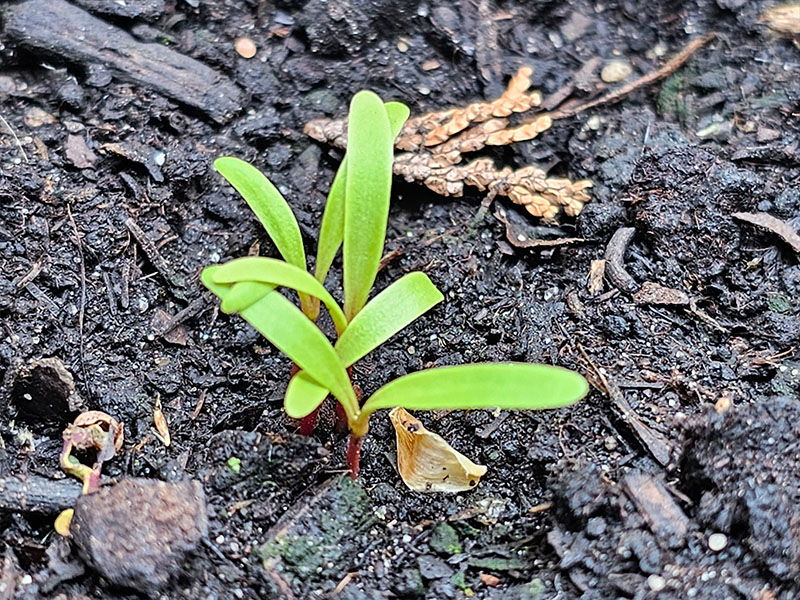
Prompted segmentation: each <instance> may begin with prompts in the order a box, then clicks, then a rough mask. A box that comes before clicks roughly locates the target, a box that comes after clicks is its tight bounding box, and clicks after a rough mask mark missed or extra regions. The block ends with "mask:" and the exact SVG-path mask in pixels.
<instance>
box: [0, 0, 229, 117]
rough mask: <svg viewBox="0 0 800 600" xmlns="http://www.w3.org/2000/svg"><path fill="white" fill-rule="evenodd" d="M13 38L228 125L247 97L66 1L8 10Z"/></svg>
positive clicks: (43, 0)
mask: <svg viewBox="0 0 800 600" xmlns="http://www.w3.org/2000/svg"><path fill="white" fill-rule="evenodd" d="M4 16H5V19H4V20H5V33H6V35H7V36H8V38H9V39H11V40H15V41H17V42H18V43H19V44H20V45H22V46H24V47H26V48H28V49H30V50H31V51H33V52H35V53H36V54H37V55H41V54H45V55H55V56H57V57H59V58H61V59H62V60H64V61H66V62H68V63H72V64H79V65H82V66H84V67H86V68H89V67H90V66H92V65H94V66H101V67H103V68H106V69H107V70H108V71H109V72H110V73H111V74H112V75H113V76H115V77H116V78H118V79H119V80H121V81H126V82H131V83H135V84H138V85H141V86H143V87H147V88H150V89H152V90H154V91H156V92H158V93H160V94H163V95H164V96H167V97H168V98H171V99H172V100H175V101H177V102H180V103H181V104H185V105H187V106H190V107H192V108H194V109H197V110H199V111H201V112H202V113H204V114H205V115H207V116H208V117H210V118H211V119H212V120H214V121H216V122H217V123H226V122H227V121H229V120H230V119H231V118H232V117H233V116H234V115H235V114H236V113H237V112H238V111H239V110H241V108H242V103H243V94H242V91H241V90H240V89H239V88H238V87H236V85H234V84H233V82H231V81H230V80H229V79H228V78H227V77H225V76H224V75H221V74H220V73H218V72H216V71H215V70H214V69H212V68H211V67H208V66H206V65H204V64H203V63H201V62H199V61H197V60H195V59H193V58H189V57H188V56H184V55H183V54H180V53H179V52H176V51H175V50H172V49H170V48H167V47H165V46H162V45H161V44H145V43H142V42H137V41H136V40H135V39H134V38H133V37H131V36H130V35H129V34H128V33H127V32H125V31H123V30H122V29H120V28H118V27H116V26H114V25H111V24H109V23H106V22H105V21H102V20H100V19H98V18H96V17H93V16H92V15H90V14H89V13H87V12H86V11H84V10H82V9H80V8H78V7H77V6H73V5H72V4H69V3H68V2H66V1H65V0H27V1H26V2H21V3H19V4H15V5H13V6H11V7H9V8H8V9H7V10H6V11H5V14H4Z"/></svg>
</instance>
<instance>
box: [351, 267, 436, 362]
mask: <svg viewBox="0 0 800 600" xmlns="http://www.w3.org/2000/svg"><path fill="white" fill-rule="evenodd" d="M443 299H444V296H442V293H441V292H440V291H439V290H438V289H436V286H435V285H433V283H432V282H431V280H430V279H429V278H428V276H427V275H425V273H422V272H421V271H416V272H414V273H409V274H407V275H404V276H403V277H401V278H400V279H398V280H397V281H395V282H394V283H392V284H391V285H390V286H389V287H387V288H386V289H385V290H383V291H382V292H381V293H380V294H378V295H377V296H375V297H374V298H373V299H372V300H370V301H369V302H368V303H367V305H366V306H364V308H362V309H361V311H360V312H359V313H358V314H357V315H356V316H355V317H353V320H352V321H350V324H349V325H348V326H347V328H346V329H345V330H344V333H342V334H341V336H340V337H339V339H338V340H337V341H336V346H335V348H336V353H337V354H338V355H339V358H340V359H341V361H342V363H343V364H344V365H345V366H347V367H349V366H350V365H352V364H353V363H354V362H356V361H357V360H359V359H361V358H363V357H364V356H366V355H367V354H369V353H370V352H372V351H373V350H374V349H375V348H377V347H378V346H380V345H381V344H382V343H383V342H385V341H386V340H388V339H389V338H390V337H392V336H393V335H394V334H395V333H397V332H398V331H400V330H401V329H403V328H404V327H406V326H407V325H409V324H410V323H412V322H413V321H415V320H416V319H417V318H419V317H420V316H421V315H423V314H425V313H426V312H428V311H429V310H430V309H431V308H433V307H434V306H435V305H436V304H438V303H439V302H441V301H442V300H443Z"/></svg>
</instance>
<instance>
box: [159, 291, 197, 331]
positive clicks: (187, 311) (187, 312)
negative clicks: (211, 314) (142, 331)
mask: <svg viewBox="0 0 800 600" xmlns="http://www.w3.org/2000/svg"><path fill="white" fill-rule="evenodd" d="M207 305H208V302H207V297H206V296H205V295H203V296H200V297H199V298H195V299H194V300H192V301H191V302H190V303H189V305H188V306H187V307H186V308H184V309H183V310H181V311H179V312H178V313H176V314H175V316H173V317H171V318H170V319H169V321H167V322H166V323H164V325H163V326H161V327H159V328H158V330H156V332H155V334H156V335H157V336H162V335H165V334H167V333H169V332H170V331H172V330H173V329H175V327H177V326H178V325H180V324H181V323H183V322H184V321H185V320H186V319H189V318H191V317H194V316H195V315H197V314H200V312H201V311H202V310H203V308H205V307H206V306H207Z"/></svg>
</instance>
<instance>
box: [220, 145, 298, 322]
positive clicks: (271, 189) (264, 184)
mask: <svg viewBox="0 0 800 600" xmlns="http://www.w3.org/2000/svg"><path fill="white" fill-rule="evenodd" d="M214 168H216V169H217V171H219V173H220V175H222V176H223V177H224V178H225V179H227V180H228V182H229V183H230V184H231V185H232V186H233V187H234V188H236V191H237V192H239V194H241V196H242V198H244V199H245V202H247V204H248V206H250V209H251V210H252V211H253V212H254V213H255V215H256V217H258V220H259V221H261V224H262V225H263V226H264V229H266V231H267V234H268V235H269V237H270V239H272V242H273V243H274V244H275V247H276V248H277V249H278V252H280V255H281V256H282V257H283V259H284V260H285V261H286V262H288V263H289V264H292V265H294V266H296V267H298V268H300V269H303V270H306V269H307V266H306V253H305V250H304V249H303V237H302V236H301V234H300V227H299V226H298V225H297V219H295V217H294V213H293V212H292V209H291V208H290V207H289V204H288V203H287V202H286V200H285V199H284V198H283V196H282V195H281V193H280V192H279V191H278V189H277V188H276V187H275V186H274V185H272V182H271V181H270V180H269V179H267V178H266V176H264V174H263V173H262V172H261V171H259V170H258V169H256V168H255V167H254V166H253V165H251V164H249V163H246V162H245V161H243V160H240V159H238V158H235V157H233V156H224V157H222V158H218V159H217V160H215V161H214ZM300 303H301V304H302V305H303V311H304V312H306V313H307V314H311V313H312V312H313V308H312V303H311V301H310V299H309V297H308V296H307V295H306V294H300Z"/></svg>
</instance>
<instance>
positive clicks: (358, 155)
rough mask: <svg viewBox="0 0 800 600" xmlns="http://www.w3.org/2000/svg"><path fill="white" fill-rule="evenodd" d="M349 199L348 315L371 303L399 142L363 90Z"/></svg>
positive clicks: (352, 141) (356, 109) (352, 119)
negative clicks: (393, 157)
mask: <svg viewBox="0 0 800 600" xmlns="http://www.w3.org/2000/svg"><path fill="white" fill-rule="evenodd" d="M347 127H348V132H347V176H346V178H345V195H344V203H345V207H344V241H343V244H342V250H343V261H342V262H343V271H344V273H343V280H344V314H345V315H346V316H347V319H348V321H349V320H350V319H352V318H353V317H354V316H355V315H356V313H358V311H359V310H361V309H362V308H363V306H364V305H365V304H366V302H367V297H368V296H369V291H370V288H371V287H372V284H373V282H374V281H375V276H376V275H377V273H378V266H379V264H380V260H381V254H382V253H383V242H384V238H385V236H386V221H387V219H388V216H389V200H390V196H391V187H392V156H393V150H394V143H393V139H392V131H391V127H390V125H389V117H388V116H387V114H386V108H385V107H384V105H383V102H381V99H380V98H379V97H378V96H377V95H376V94H374V93H372V92H369V91H362V92H359V93H358V94H356V95H355V96H354V97H353V100H352V102H351V103H350V116H349V120H348V125H347Z"/></svg>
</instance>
